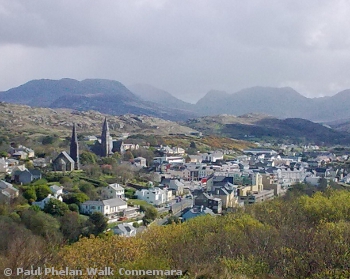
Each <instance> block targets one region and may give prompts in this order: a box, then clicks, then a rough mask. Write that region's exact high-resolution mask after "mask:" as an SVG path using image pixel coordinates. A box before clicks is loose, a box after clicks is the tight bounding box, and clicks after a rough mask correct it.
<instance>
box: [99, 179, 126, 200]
mask: <svg viewBox="0 0 350 279" xmlns="http://www.w3.org/2000/svg"><path fill="white" fill-rule="evenodd" d="M101 196H102V199H104V200H108V199H114V198H124V188H123V187H122V186H120V185H119V184H118V183H114V184H109V185H108V186H107V187H105V188H103V189H102V191H101Z"/></svg>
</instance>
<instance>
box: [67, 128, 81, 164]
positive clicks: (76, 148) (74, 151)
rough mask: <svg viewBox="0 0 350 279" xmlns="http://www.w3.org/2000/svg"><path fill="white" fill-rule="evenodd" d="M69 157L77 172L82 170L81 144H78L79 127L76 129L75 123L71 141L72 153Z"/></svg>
mask: <svg viewBox="0 0 350 279" xmlns="http://www.w3.org/2000/svg"><path fill="white" fill-rule="evenodd" d="M69 155H70V157H71V158H72V159H73V160H74V162H75V166H74V168H75V169H76V170H78V169H79V168H80V162H79V143H78V135H77V127H76V124H75V123H73V129H72V138H71V141H70V152H69Z"/></svg>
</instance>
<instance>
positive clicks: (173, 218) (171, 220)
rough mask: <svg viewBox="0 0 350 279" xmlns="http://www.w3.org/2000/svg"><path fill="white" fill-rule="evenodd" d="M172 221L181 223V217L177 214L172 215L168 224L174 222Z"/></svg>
mask: <svg viewBox="0 0 350 279" xmlns="http://www.w3.org/2000/svg"><path fill="white" fill-rule="evenodd" d="M172 223H175V224H179V223H180V219H179V217H177V216H170V217H169V218H168V224H172Z"/></svg>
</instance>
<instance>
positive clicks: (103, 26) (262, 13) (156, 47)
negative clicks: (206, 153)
mask: <svg viewBox="0 0 350 279" xmlns="http://www.w3.org/2000/svg"><path fill="white" fill-rule="evenodd" d="M349 12H350V3H349V2H348V1H345V0H335V1H331V2H330V1H326V0H310V1H294V0H293V1H292V0H282V1H278V0H266V1H259V0H253V1H238V0H237V1H232V0H215V1H214V0H186V1H185V0H179V1H178V0H176V1H173V0H128V1H92V0H84V1H83V0H75V1H68V0H63V1H46V0H37V1H32V0H26V1H19V0H11V1H7V0H0V59H1V61H2V63H1V64H0V74H1V76H2V77H3V79H2V80H1V81H0V90H5V89H8V88H9V87H13V86H17V85H19V84H20V83H23V82H25V81H27V80H30V79H34V78H62V77H71V78H77V79H84V78H94V77H98V78H110V79H115V80H119V81H121V82H123V83H125V84H130V83H133V82H143V83H150V84H152V85H154V86H156V87H160V88H162V89H165V90H167V91H169V92H170V93H172V94H174V95H176V96H179V97H181V98H183V99H186V100H191V101H195V100H197V99H198V98H199V97H200V96H202V95H204V94H205V93H206V92H207V91H208V90H210V89H218V90H226V91H228V92H234V91H237V90H239V89H242V88H244V87H249V86H256V85H262V86H292V87H294V88H295V89H296V90H300V93H302V94H305V95H308V96H318V95H325V94H334V93H336V92H337V91H338V90H341V89H345V88H350V80H349V78H348V77H347V73H348V72H349V70H350V66H349V65H350V63H349V59H350V57H349V54H348V49H349V47H350V17H349V16H348V15H349ZM9 69H11V71H9Z"/></svg>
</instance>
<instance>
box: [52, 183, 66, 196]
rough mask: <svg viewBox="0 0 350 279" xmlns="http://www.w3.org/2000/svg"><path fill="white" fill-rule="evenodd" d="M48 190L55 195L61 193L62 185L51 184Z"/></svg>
mask: <svg viewBox="0 0 350 279" xmlns="http://www.w3.org/2000/svg"><path fill="white" fill-rule="evenodd" d="M50 190H51V192H52V194H53V195H54V196H55V197H58V196H61V195H63V187H62V186H57V185H51V186H50Z"/></svg>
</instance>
